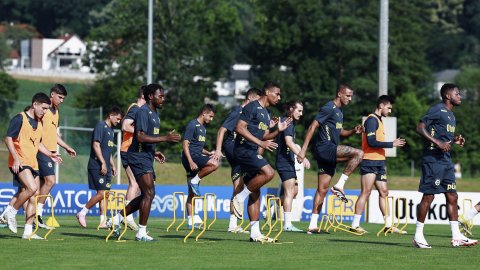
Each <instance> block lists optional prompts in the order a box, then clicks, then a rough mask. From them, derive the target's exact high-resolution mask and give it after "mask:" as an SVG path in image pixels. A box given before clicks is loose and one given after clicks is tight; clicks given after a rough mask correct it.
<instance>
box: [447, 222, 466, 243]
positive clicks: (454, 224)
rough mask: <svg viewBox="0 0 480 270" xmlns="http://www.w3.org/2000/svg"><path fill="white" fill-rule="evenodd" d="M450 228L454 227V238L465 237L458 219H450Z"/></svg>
mask: <svg viewBox="0 0 480 270" xmlns="http://www.w3.org/2000/svg"><path fill="white" fill-rule="evenodd" d="M450 229H452V239H463V238H465V236H463V234H462V233H461V232H460V228H459V227H458V221H456V220H455V221H450Z"/></svg>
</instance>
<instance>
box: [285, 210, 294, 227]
mask: <svg viewBox="0 0 480 270" xmlns="http://www.w3.org/2000/svg"><path fill="white" fill-rule="evenodd" d="M285 227H286V228H289V227H292V212H285Z"/></svg>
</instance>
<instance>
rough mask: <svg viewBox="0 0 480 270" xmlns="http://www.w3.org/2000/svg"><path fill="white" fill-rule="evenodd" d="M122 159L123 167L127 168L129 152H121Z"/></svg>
mask: <svg viewBox="0 0 480 270" xmlns="http://www.w3.org/2000/svg"><path fill="white" fill-rule="evenodd" d="M120 160H121V161H122V166H123V168H124V169H126V168H127V167H128V158H127V152H120Z"/></svg>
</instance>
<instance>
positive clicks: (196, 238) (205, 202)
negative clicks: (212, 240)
mask: <svg viewBox="0 0 480 270" xmlns="http://www.w3.org/2000/svg"><path fill="white" fill-rule="evenodd" d="M197 200H203V224H207V218H208V214H207V200H206V199H205V196H195V197H193V198H192V214H193V216H195V203H196V201H197ZM192 223H193V224H192V229H191V230H190V232H189V233H188V234H187V235H186V236H185V238H183V243H186V242H187V239H188V238H189V237H190V235H192V234H193V232H194V231H195V224H194V222H193V217H192ZM206 229H207V226H206V225H204V226H202V230H201V231H200V232H199V233H198V235H197V237H195V241H198V238H200V236H201V235H202V234H203V233H204V232H205V230H206Z"/></svg>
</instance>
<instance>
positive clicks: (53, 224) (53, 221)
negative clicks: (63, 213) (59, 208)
mask: <svg viewBox="0 0 480 270" xmlns="http://www.w3.org/2000/svg"><path fill="white" fill-rule="evenodd" d="M46 224H47V226H50V227H55V228H58V227H60V224H58V221H57V220H56V219H55V218H54V217H49V218H48V219H47V222H46Z"/></svg>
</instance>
